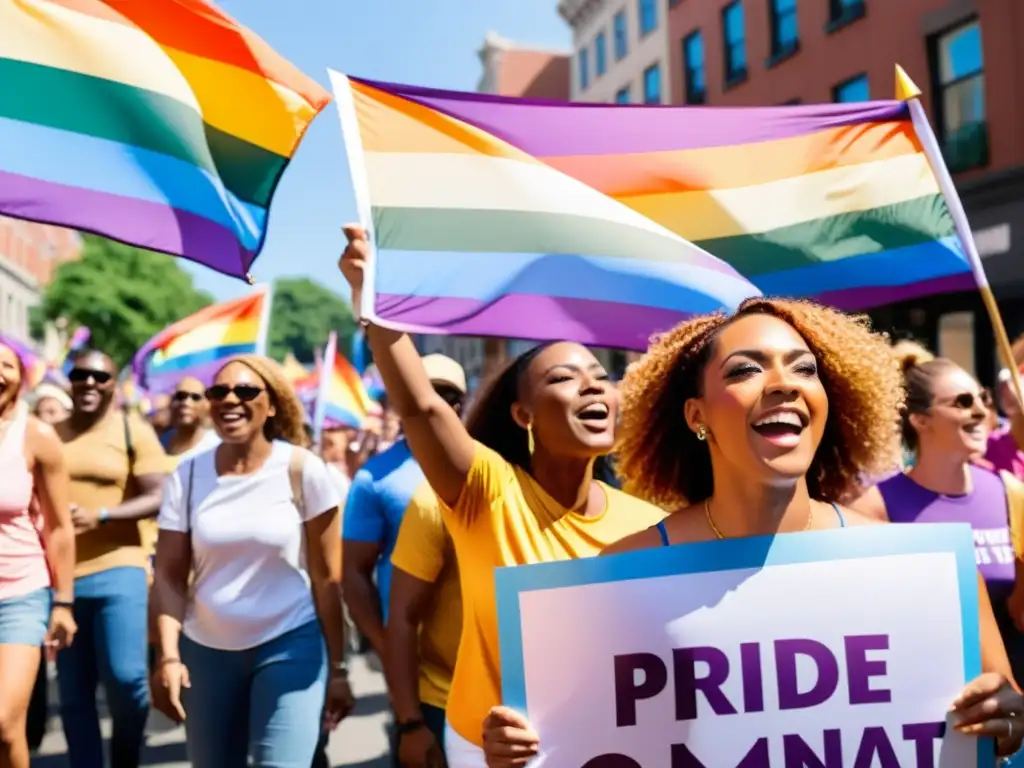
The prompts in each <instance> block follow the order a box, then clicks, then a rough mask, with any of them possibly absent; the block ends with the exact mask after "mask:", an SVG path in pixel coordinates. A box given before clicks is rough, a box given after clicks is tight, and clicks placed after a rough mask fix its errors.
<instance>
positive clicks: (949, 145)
mask: <svg viewBox="0 0 1024 768" xmlns="http://www.w3.org/2000/svg"><path fill="white" fill-rule="evenodd" d="M934 51H935V55H934V61H935V64H934V65H933V66H934V69H935V75H934V77H935V83H936V85H937V86H938V89H937V90H938V98H937V101H938V103H937V105H936V106H937V110H936V111H937V113H938V118H939V119H938V121H937V122H938V124H939V137H940V140H941V142H942V151H943V154H944V155H945V156H946V163H947V165H949V169H950V170H951V171H963V170H967V169H968V168H977V167H979V166H982V165H985V164H987V163H988V122H987V120H986V114H985V60H984V53H983V50H982V47H981V27H980V26H979V24H978V22H977V20H975V21H971V22H968V23H967V24H963V25H961V26H959V27H956V28H955V29H952V30H950V31H949V32H946V33H945V34H943V35H940V36H939V37H938V38H937V39H936V40H935V44H934Z"/></svg>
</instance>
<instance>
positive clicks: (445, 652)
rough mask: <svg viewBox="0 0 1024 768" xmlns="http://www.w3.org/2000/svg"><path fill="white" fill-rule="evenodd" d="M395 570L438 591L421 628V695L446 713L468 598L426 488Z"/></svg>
mask: <svg viewBox="0 0 1024 768" xmlns="http://www.w3.org/2000/svg"><path fill="white" fill-rule="evenodd" d="M391 565H392V566H394V567H395V568H398V569H400V570H403V571H405V572H406V573H408V574H409V575H410V576H414V577H415V578H417V579H420V580H421V581H426V582H430V583H431V584H435V585H436V587H435V591H434V594H433V601H432V604H431V606H430V611H429V614H428V615H427V616H426V617H425V618H424V619H423V623H422V625H421V627H420V638H419V639H420V679H419V692H420V701H421V702H423V703H424V704H429V705H430V706H432V707H438V708H440V709H445V708H446V707H447V706H448V690H449V688H451V684H452V670H454V668H455V659H456V658H457V656H458V653H459V636H460V635H461V633H462V595H461V592H460V589H459V571H458V567H457V565H456V561H455V552H454V550H453V548H452V542H451V538H450V537H449V536H448V531H447V530H446V528H445V525H444V520H443V518H442V517H441V506H440V502H439V501H438V500H437V495H436V494H435V493H434V491H433V489H431V487H430V485H429V484H427V483H425V482H424V483H422V484H421V485H420V486H419V488H417V489H416V492H415V493H414V494H413V497H412V501H410V502H409V506H408V507H407V508H406V510H405V514H404V515H403V516H402V525H401V527H400V528H399V530H398V540H397V542H396V543H395V549H394V552H392V553H391ZM393 588H394V587H392V589H393Z"/></svg>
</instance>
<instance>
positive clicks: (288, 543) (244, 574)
mask: <svg viewBox="0 0 1024 768" xmlns="http://www.w3.org/2000/svg"><path fill="white" fill-rule="evenodd" d="M293 450H295V449H294V447H293V446H292V445H290V444H289V443H285V442H281V441H275V442H274V444H273V448H272V450H271V453H270V457H269V458H268V459H267V462H266V464H264V465H263V467H261V468H260V470H259V471H257V472H254V473H253V474H251V475H244V476H238V475H229V476H224V477H218V476H217V470H216V467H215V466H214V458H215V456H216V451H215V450H214V451H206V452H204V453H200V454H197V455H195V456H194V457H192V458H191V459H190V460H188V461H183V462H181V464H179V465H178V469H177V471H176V472H174V474H172V475H171V476H170V477H169V478H168V479H167V483H166V486H165V487H164V497H163V503H162V504H161V506H160V516H159V519H158V522H159V526H160V528H161V529H162V530H168V531H179V532H182V533H185V532H188V530H189V526H188V521H187V517H188V515H187V513H186V509H187V505H186V499H185V493H186V491H185V489H186V488H187V486H188V482H189V480H188V478H189V467H190V466H193V463H194V470H193V474H192V516H191V517H192V526H191V535H192V567H193V572H194V582H193V585H192V590H191V592H192V594H191V598H190V600H189V604H188V608H187V610H186V612H185V622H184V625H183V627H182V631H183V632H184V633H185V636H186V637H188V638H189V639H190V640H194V641H195V642H197V643H199V644H200V645H205V646H207V647H209V648H217V649H220V650H230V651H236V650H244V649H248V648H255V647H256V646H258V645H262V644H263V643H265V642H267V641H269V640H273V639H274V638H277V637H280V636H281V635H283V634H285V633H286V632H289V631H291V630H293V629H296V628H297V627H300V626H302V625H303V624H306V623H307V622H309V621H312V620H313V619H315V618H316V608H315V606H314V604H313V596H312V594H311V592H310V580H309V572H308V571H307V569H306V537H305V533H304V529H303V523H304V522H305V521H307V520H311V519H312V518H314V517H318V516H319V515H321V514H324V513H326V512H329V511H331V510H334V509H335V508H337V507H338V506H339V497H338V491H337V488H336V486H335V484H334V482H333V481H332V480H331V477H330V476H329V475H328V473H327V467H326V466H325V465H324V463H323V462H322V461H321V460H320V459H319V458H317V457H316V456H314V455H313V454H309V455H308V456H307V457H306V460H305V463H304V465H303V469H302V493H303V507H304V508H305V509H304V512H300V510H298V509H296V507H295V504H294V502H293V500H292V489H291V482H290V480H289V477H288V462H289V459H290V457H291V454H292V451H293Z"/></svg>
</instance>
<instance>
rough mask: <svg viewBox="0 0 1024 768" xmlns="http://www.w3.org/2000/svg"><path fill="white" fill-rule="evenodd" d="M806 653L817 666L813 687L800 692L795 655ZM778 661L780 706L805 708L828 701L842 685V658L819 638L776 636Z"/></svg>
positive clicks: (804, 654) (777, 673) (776, 661)
mask: <svg viewBox="0 0 1024 768" xmlns="http://www.w3.org/2000/svg"><path fill="white" fill-rule="evenodd" d="M798 655H799V656H807V657H808V658H810V659H811V660H812V661H813V662H814V665H815V666H816V667H817V668H818V677H817V680H815V682H814V685H813V686H811V688H810V689H808V690H807V691H804V692H803V693H801V692H800V684H799V681H798V680H797V670H796V657H797V656H798ZM775 665H776V675H777V680H778V684H779V709H783V710H786V709H806V708H808V707H816V706H818V705H819V704H821V703H823V702H825V701H828V699H829V697H830V696H832V694H834V693H835V692H836V688H837V687H838V685H839V662H837V661H836V657H835V656H833V655H832V652H831V651H830V650H829V649H828V648H827V647H826V646H824V645H823V644H821V643H819V642H818V641H817V640H776V641H775Z"/></svg>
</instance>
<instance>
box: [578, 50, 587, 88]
mask: <svg viewBox="0 0 1024 768" xmlns="http://www.w3.org/2000/svg"><path fill="white" fill-rule="evenodd" d="M577 57H578V58H577V62H576V72H577V76H578V77H579V79H580V90H581V91H585V90H587V86H589V85H590V57H589V56H587V49H586V48H580V52H579V54H577Z"/></svg>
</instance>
